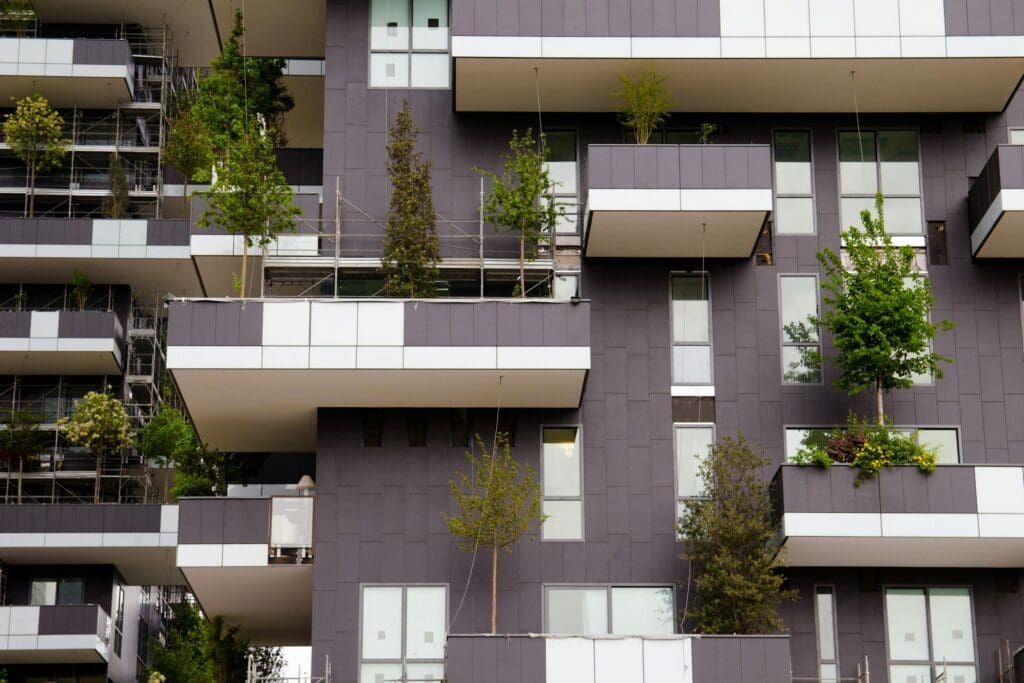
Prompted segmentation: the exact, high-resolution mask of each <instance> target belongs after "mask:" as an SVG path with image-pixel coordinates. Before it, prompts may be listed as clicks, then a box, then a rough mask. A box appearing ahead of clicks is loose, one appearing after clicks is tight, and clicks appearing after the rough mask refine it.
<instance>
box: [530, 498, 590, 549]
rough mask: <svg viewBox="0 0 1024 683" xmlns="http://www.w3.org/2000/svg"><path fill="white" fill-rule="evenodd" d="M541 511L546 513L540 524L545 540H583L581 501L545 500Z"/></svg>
mask: <svg viewBox="0 0 1024 683" xmlns="http://www.w3.org/2000/svg"><path fill="white" fill-rule="evenodd" d="M542 507H543V512H544V514H545V515H547V519H545V520H544V524H542V525H541V527H540V528H541V537H542V538H543V539H544V540H545V541H581V540H583V503H582V502H581V501H578V500H545V501H544V502H543V504H542Z"/></svg>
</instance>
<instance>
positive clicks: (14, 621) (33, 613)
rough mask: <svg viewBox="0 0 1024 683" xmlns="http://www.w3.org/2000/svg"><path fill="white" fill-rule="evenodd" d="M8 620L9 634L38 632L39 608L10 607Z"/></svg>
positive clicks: (33, 633) (20, 634)
mask: <svg viewBox="0 0 1024 683" xmlns="http://www.w3.org/2000/svg"><path fill="white" fill-rule="evenodd" d="M9 609H10V611H11V617H10V622H8V623H9V626H8V634H9V635H19V636H24V635H35V634H37V633H39V608H38V607H27V606H19V607H11V608H9Z"/></svg>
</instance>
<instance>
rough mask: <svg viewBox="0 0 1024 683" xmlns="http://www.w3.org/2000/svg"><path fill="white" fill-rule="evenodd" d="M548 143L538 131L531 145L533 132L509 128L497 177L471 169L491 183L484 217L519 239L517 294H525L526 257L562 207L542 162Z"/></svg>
mask: <svg viewBox="0 0 1024 683" xmlns="http://www.w3.org/2000/svg"><path fill="white" fill-rule="evenodd" d="M547 157H548V146H547V142H545V140H544V135H543V134H541V136H540V141H539V145H537V146H535V144H534V139H533V132H532V131H531V130H530V129H529V128H527V129H526V132H525V133H523V135H522V136H520V135H518V133H517V131H512V139H511V140H509V151H508V152H505V153H503V154H502V160H503V161H504V163H505V169H504V171H503V172H502V175H501V176H498V175H496V174H494V173H492V172H490V171H485V170H482V169H475V170H476V172H477V173H480V174H481V175H483V176H484V177H486V178H490V180H491V182H492V183H493V185H492V186H491V193H490V194H489V195H488V197H487V200H486V201H485V202H484V220H486V221H488V222H490V223H494V224H495V226H497V227H498V228H499V229H502V230H505V231H508V232H511V233H513V234H515V235H516V236H517V237H518V238H519V295H520V296H521V297H523V298H525V297H526V259H527V258H529V259H531V260H532V259H533V258H535V257H536V255H537V247H538V245H539V244H540V241H541V240H542V239H543V238H545V237H549V236H551V235H552V234H553V233H554V229H555V223H556V222H557V221H558V219H559V217H560V216H561V215H562V210H561V209H560V208H559V207H558V206H557V205H556V204H555V197H554V193H553V188H552V184H551V178H550V177H549V175H548V170H547V167H546V165H545V161H546V160H547Z"/></svg>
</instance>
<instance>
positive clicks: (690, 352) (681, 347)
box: [672, 274, 712, 385]
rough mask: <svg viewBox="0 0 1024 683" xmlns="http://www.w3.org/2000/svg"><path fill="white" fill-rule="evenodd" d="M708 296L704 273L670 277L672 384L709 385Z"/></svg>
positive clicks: (709, 313) (706, 280)
mask: <svg viewBox="0 0 1024 683" xmlns="http://www.w3.org/2000/svg"><path fill="white" fill-rule="evenodd" d="M711 358H712V356H711V293H710V291H709V290H708V276H707V275H705V274H694V275H689V274H688V275H673V276H672V384H675V385H683V384H711V381H712V373H711V368H712V360H711Z"/></svg>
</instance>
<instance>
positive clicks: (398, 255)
mask: <svg viewBox="0 0 1024 683" xmlns="http://www.w3.org/2000/svg"><path fill="white" fill-rule="evenodd" d="M418 134H419V129H418V128H417V127H416V123H415V122H414V121H413V118H412V112H411V111H410V109H409V101H408V100H404V101H403V103H402V109H401V110H399V112H398V114H397V115H396V116H395V122H394V124H393V125H392V126H391V129H390V130H389V131H388V148H387V151H388V178H389V179H390V180H391V186H392V191H391V201H390V203H389V205H388V214H387V225H386V226H385V229H384V251H383V255H382V260H383V264H384V294H385V295H386V296H394V297H402V298H413V297H421V298H423V297H432V296H434V294H435V289H436V284H435V282H436V280H437V277H438V271H437V264H438V262H439V261H440V260H441V244H440V241H439V240H438V238H437V228H436V227H435V215H434V203H433V198H432V196H431V187H430V162H429V161H424V160H423V155H422V154H421V153H420V152H418V151H416V137H417V135H418Z"/></svg>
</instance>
